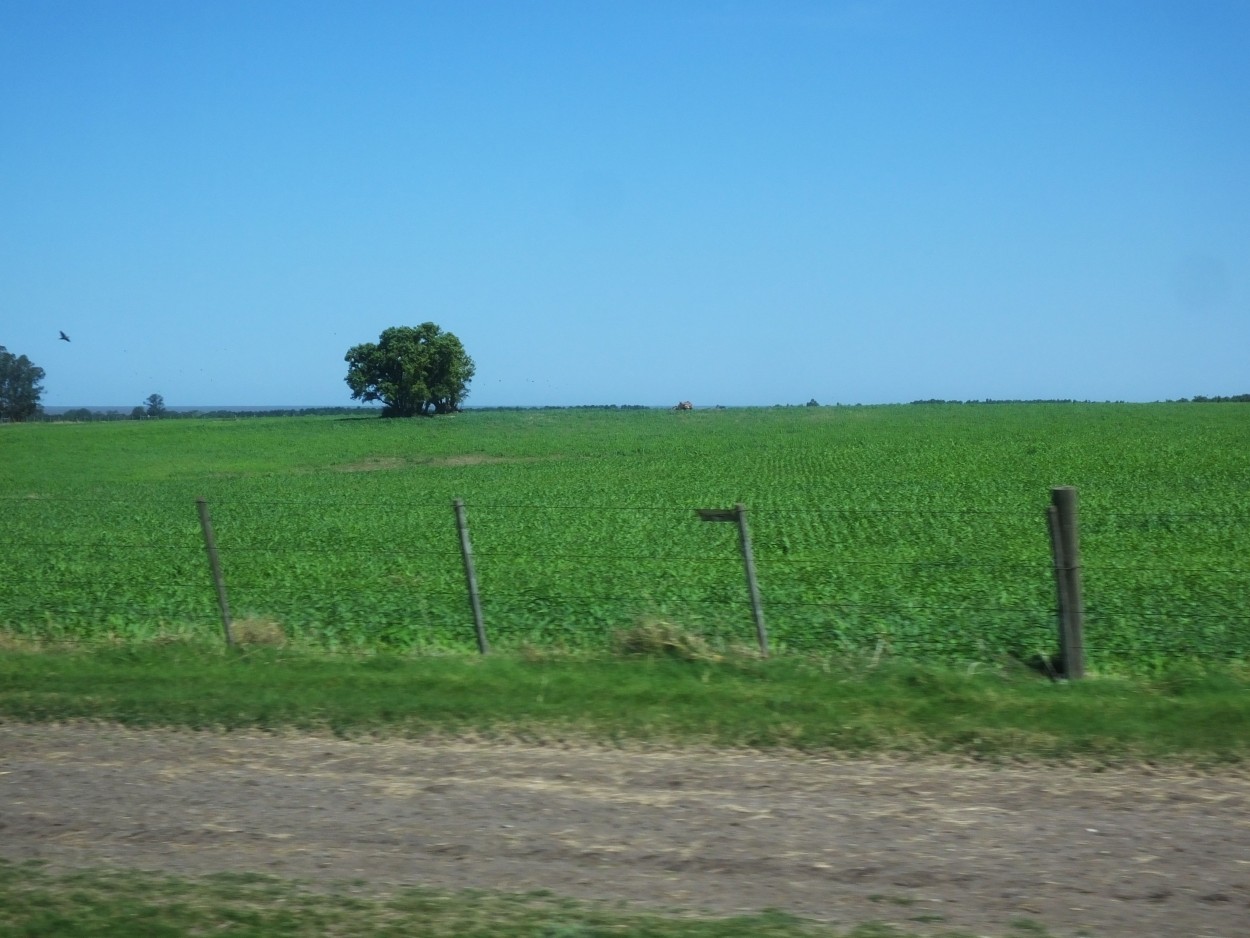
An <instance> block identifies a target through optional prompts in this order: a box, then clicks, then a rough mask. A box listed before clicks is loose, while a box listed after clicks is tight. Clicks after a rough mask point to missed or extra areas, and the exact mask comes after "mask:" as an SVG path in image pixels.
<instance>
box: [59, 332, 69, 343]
mask: <svg viewBox="0 0 1250 938" xmlns="http://www.w3.org/2000/svg"><path fill="white" fill-rule="evenodd" d="M58 331H60V332H61V338H62V339H64V340H65V341H66V342H68V341H69V336H67V335H66V334H65V333H64V332H63V331H61V330H58Z"/></svg>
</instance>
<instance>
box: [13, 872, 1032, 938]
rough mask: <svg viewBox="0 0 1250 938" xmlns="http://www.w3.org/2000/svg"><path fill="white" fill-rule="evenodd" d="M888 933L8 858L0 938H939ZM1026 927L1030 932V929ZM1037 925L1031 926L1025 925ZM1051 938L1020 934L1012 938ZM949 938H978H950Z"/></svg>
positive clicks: (786, 920)
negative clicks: (66, 867) (217, 936)
mask: <svg viewBox="0 0 1250 938" xmlns="http://www.w3.org/2000/svg"><path fill="white" fill-rule="evenodd" d="M932 924H933V923H931V922H921V923H919V927H922V928H923V926H926V925H928V926H930V927H929V928H923V931H919V932H917V931H914V930H913V929H912V927H911V926H906V927H905V929H906V930H901V929H900V928H898V927H895V926H892V925H886V924H879V923H865V924H860V925H857V926H855V927H853V928H851V929H850V930H842V929H840V928H835V927H833V926H829V925H822V924H818V923H815V922H809V921H804V920H803V919H799V918H797V917H795V916H792V915H788V914H786V913H784V912H777V911H767V912H763V913H760V914H757V915H750V916H736V917H717V918H713V917H709V916H693V915H687V914H680V913H670V914H662V913H642V912H638V911H635V910H630V909H627V908H625V907H624V906H622V905H619V904H608V903H582V902H575V901H573V900H568V899H561V898H559V897H556V896H554V895H552V894H550V893H546V892H536V893H528V894H521V895H504V894H496V893H486V892H477V891H474V892H462V893H448V892H439V891H436V890H429V889H419V888H402V889H396V890H395V891H393V892H390V893H383V892H380V891H378V890H376V889H373V888H372V887H367V886H365V885H364V884H343V885H341V886H339V887H338V888H335V889H330V890H324V889H318V890H313V889H311V888H308V887H306V886H304V885H302V884H300V883H298V882H292V881H288V880H281V879H276V878H273V877H268V876H260V875H254V874H236V873H225V874H217V875H214V876H204V877H198V878H187V877H175V876H167V875H163V874H159V873H149V872H140V871H133V870H127V871H120V870H106V869H87V870H75V871H52V870H49V869H47V868H46V867H44V866H42V865H41V864H38V863H21V864H17V863H9V862H7V861H4V860H0V938H34V936H44V935H56V936H58V938H80V936H81V938H86V936H91V938H133V936H135V935H143V936H147V938H165V936H169V938H174V936H182V935H196V934H210V933H222V934H229V935H232V936H236V938H276V936H292V938H299V936H317V938H335V936H349V935H350V936H373V935H376V936H396V938H398V936H407V935H421V936H423V938H487V936H492V938H522V936H524V938H608V936H636V938H705V936H706V938H713V936H715V938H905V936H907V935H912V934H927V935H932V934H934V932H933V931H932V928H931V926H932ZM1022 924H1023V923H1022ZM1028 924H1029V925H1033V923H1032V922H1031V920H1030V921H1028ZM1024 933H1027V934H1030V935H1045V934H1047V932H1046V931H1045V929H1044V928H1041V927H1040V926H1034V927H1030V928H1028V929H1027V931H1026V930H1025V929H1022V928H1021V927H1020V925H1018V924H1013V925H1012V926H1011V927H1010V930H1009V931H1008V932H1006V933H1004V935H1013V936H1014V935H1020V934H1024ZM940 934H941V935H943V936H946V938H971V936H968V935H966V933H958V932H951V931H943V932H941V933H940Z"/></svg>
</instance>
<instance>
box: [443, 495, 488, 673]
mask: <svg viewBox="0 0 1250 938" xmlns="http://www.w3.org/2000/svg"><path fill="white" fill-rule="evenodd" d="M452 508H454V509H455V512H456V531H457V532H458V533H459V534H460V556H461V557H462V558H464V579H465V582H466V583H467V584H468V586H469V605H470V606H472V607H473V627H474V628H475V629H477V650H478V651H479V652H481V653H482V654H486V653H488V652H489V651H490V644H489V643H488V642H487V641H486V624H485V623H484V622H483V621H482V603H481V600H480V599H479V598H478V595H477V573H476V572H475V571H474V569H473V545H472V544H471V543H469V524H468V522H467V521H466V520H465V516H464V502H463V501H462V500H461V499H459V498H457V499H456V500H455V501H454V502H452Z"/></svg>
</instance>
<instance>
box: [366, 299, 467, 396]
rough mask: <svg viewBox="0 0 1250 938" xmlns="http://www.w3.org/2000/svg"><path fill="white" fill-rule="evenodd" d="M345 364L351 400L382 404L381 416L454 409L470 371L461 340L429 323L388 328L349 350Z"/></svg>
mask: <svg viewBox="0 0 1250 938" xmlns="http://www.w3.org/2000/svg"><path fill="white" fill-rule="evenodd" d="M345 360H346V362H347V379H346V380H347V386H348V387H349V388H351V389H352V397H353V398H354V399H356V400H359V401H366V402H368V401H381V402H382V403H383V404H384V405H385V406H384V407H383V410H382V416H384V417H415V416H418V415H424V416H428V415H429V414H431V413H436V414H446V413H451V412H452V411H455V410H459V409H460V405H461V404H463V403H464V399H465V398H466V397H467V396H468V393H469V382H470V381H471V380H472V379H473V372H474V365H473V359H472V358H470V357H469V353H468V352H466V351H465V350H464V346H463V345H462V344H461V343H460V340H459V339H457V338H456V336H455V335H454V334H453V333H450V332H444V331H443V330H442V329H440V328H439V327H438V326H437V325H435V324H434V323H432V322H427V323H422V324H421V325H419V326H393V327H392V328H390V329H387V330H386V331H385V332H383V333H382V335H381V337H380V338H379V339H378V341H377V342H366V343H364V344H362V345H356V346H353V347H352V348H351V349H349V350H348V352H347V355H346V356H345Z"/></svg>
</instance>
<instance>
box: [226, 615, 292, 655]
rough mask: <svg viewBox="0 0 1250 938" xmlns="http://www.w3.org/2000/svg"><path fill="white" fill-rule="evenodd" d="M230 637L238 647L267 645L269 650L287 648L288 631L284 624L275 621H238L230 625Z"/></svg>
mask: <svg viewBox="0 0 1250 938" xmlns="http://www.w3.org/2000/svg"><path fill="white" fill-rule="evenodd" d="M230 635H231V637H232V638H233V639H234V643H235V644H236V645H265V646H267V647H269V648H283V647H285V646H286V643H287V637H286V631H285V630H284V629H283V628H282V623H280V622H277V621H275V620H273V619H264V618H254V619H236V620H235V621H234V622H232V623H231V624H230Z"/></svg>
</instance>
